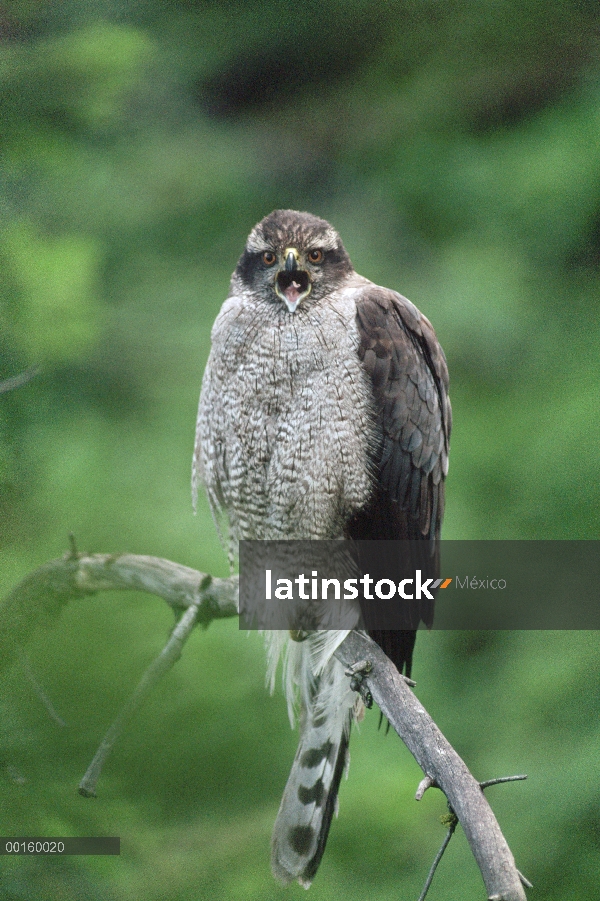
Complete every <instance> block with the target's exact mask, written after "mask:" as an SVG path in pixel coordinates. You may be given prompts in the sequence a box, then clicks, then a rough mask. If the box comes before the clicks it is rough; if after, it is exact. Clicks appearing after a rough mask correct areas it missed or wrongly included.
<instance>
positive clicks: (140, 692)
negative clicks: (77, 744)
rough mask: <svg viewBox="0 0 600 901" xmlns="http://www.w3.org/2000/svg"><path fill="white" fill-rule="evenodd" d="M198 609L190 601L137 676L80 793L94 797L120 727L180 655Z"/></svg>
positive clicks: (194, 622)
mask: <svg viewBox="0 0 600 901" xmlns="http://www.w3.org/2000/svg"><path fill="white" fill-rule="evenodd" d="M199 609H200V608H199V605H198V604H192V605H190V606H189V607H188V609H187V610H186V611H185V613H184V614H183V616H182V617H181V619H180V620H179V622H178V623H177V625H176V626H175V628H174V629H173V631H172V632H171V635H170V637H169V640H168V642H167V643H166V645H165V646H164V648H163V649H162V651H161V652H160V654H159V655H158V657H156V658H155V659H154V660H153V661H152V663H151V664H150V666H149V667H148V669H147V670H146V672H145V673H144V675H143V676H142V678H141V679H140V681H139V683H138V685H137V687H136V689H135V691H134V692H133V694H132V695H131V697H130V698H129V700H128V701H127V703H126V704H125V706H124V707H123V708H122V709H121V711H120V713H119V715H118V716H117V718H116V719H115V721H114V722H113V723H112V725H111V726H110V728H109V730H108V732H107V733H106V735H105V736H104V738H103V739H102V743H101V745H100V747H99V748H98V750H97V751H96V754H95V755H94V759H93V760H92V762H91V763H90V765H89V767H88V769H87V772H86V774H85V776H84V777H83V779H82V780H81V782H80V783H79V794H80V795H83V796H84V798H95V797H96V785H97V783H98V779H99V778H100V773H101V772H102V767H103V765H104V762H105V760H106V758H107V757H108V755H109V754H110V752H111V751H112V749H113V747H114V745H115V743H116V742H117V741H118V739H119V738H120V737H121V735H122V733H123V730H124V729H125V727H126V726H127V724H128V723H129V721H130V720H131V718H132V716H133V715H134V713H135V712H136V711H137V710H138V708H139V707H140V706H141V705H142V703H143V702H144V701H145V699H146V697H147V696H148V695H149V694H150V692H151V691H152V689H153V688H154V686H155V685H156V683H157V682H158V681H159V679H160V678H161V677H162V676H164V675H165V673H167V672H168V671H169V670H170V669H171V667H173V666H174V665H175V663H177V661H178V660H179V658H180V657H181V651H182V649H183V646H184V644H185V643H186V641H187V640H188V638H189V637H190V634H191V632H192V629H193V628H194V626H195V625H196V620H197V618H198V612H199Z"/></svg>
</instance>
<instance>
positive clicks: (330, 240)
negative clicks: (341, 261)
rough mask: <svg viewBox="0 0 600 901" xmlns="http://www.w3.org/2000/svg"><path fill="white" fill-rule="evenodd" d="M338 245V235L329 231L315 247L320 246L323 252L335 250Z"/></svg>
mask: <svg viewBox="0 0 600 901" xmlns="http://www.w3.org/2000/svg"><path fill="white" fill-rule="evenodd" d="M337 244H338V236H337V235H336V233H335V232H334V231H333V230H331V231H327V232H326V233H325V234H324V235H323V237H322V238H321V240H320V241H319V243H318V245H317V244H316V245H315V247H317V246H318V247H319V248H321V249H322V250H334V249H335V248H336V247H337Z"/></svg>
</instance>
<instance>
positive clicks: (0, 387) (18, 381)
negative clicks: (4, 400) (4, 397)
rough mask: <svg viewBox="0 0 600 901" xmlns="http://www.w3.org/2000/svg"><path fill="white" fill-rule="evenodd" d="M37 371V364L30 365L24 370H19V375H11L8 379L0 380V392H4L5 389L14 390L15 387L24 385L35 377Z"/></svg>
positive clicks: (38, 370)
mask: <svg viewBox="0 0 600 901" xmlns="http://www.w3.org/2000/svg"><path fill="white" fill-rule="evenodd" d="M39 373H40V369H39V368H38V367H37V366H31V367H30V368H29V369H26V370H25V371H24V372H20V373H19V375H13V376H12V378H10V379H4V381H3V382H0V394H5V393H6V392H7V391H14V390H15V388H20V387H21V385H26V384H27V382H30V381H31V379H33V378H35V377H36V375H39Z"/></svg>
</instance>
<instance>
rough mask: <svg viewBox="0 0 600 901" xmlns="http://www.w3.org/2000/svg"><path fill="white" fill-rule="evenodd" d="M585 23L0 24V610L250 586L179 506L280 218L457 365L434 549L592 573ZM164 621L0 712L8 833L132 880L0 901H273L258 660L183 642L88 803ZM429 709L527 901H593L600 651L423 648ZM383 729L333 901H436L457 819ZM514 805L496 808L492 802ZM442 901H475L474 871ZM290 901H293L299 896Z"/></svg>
mask: <svg viewBox="0 0 600 901" xmlns="http://www.w3.org/2000/svg"><path fill="white" fill-rule="evenodd" d="M599 26H600V14H599V12H598V9H597V5H596V4H594V3H591V2H584V0H579V2H576V0H551V2H546V3H542V2H541V0H521V2H516V0H500V2H492V0H482V2H468V0H456V2H452V3H445V4H441V3H439V2H434V0H418V2H417V0H406V2H402V3H400V2H391V3H384V2H380V0H377V2H373V0H352V2H346V3H341V2H339V0H321V2H319V3H316V2H314V0H310V2H307V3H305V4H302V5H301V6H296V7H293V6H290V4H288V3H283V2H281V0H264V2H261V3H258V2H250V3H247V2H245V3H241V2H232V0H229V2H228V3H225V2H220V0H209V2H184V0H163V2H160V3H159V2H157V0H154V2H150V0H146V2H136V3H134V2H128V0H124V2H117V0H114V2H112V0H97V2H94V3H91V2H89V3H78V2H74V0H63V2H58V0H55V2H50V0H49V2H39V0H17V2H11V3H4V4H0V41H1V43H0V83H1V89H0V123H1V128H2V136H3V141H2V147H3V149H2V162H1V165H2V179H1V182H0V265H1V267H2V274H3V277H2V288H1V293H0V380H1V379H4V378H8V377H10V376H12V375H15V374H16V373H17V372H19V371H21V370H23V369H25V368H27V367H28V366H30V365H38V366H40V368H41V374H40V375H38V376H37V378H35V379H34V380H32V381H31V382H30V383H29V384H27V385H26V386H24V387H22V388H20V389H19V390H17V391H14V392H10V393H7V394H2V395H0V560H1V562H2V567H1V569H0V590H2V591H5V590H7V589H8V588H9V587H11V585H12V584H14V582H15V581H17V580H18V579H19V578H20V577H22V576H23V575H24V574H25V573H27V572H28V571H29V570H31V569H32V568H34V567H35V566H36V565H38V564H39V563H42V562H43V561H44V560H46V559H48V558H50V557H53V556H57V555H59V554H60V553H62V552H63V550H64V549H65V545H66V534H67V532H68V531H69V530H70V529H71V530H73V531H74V533H75V534H76V536H77V538H78V540H79V542H80V544H81V545H82V546H83V547H86V548H89V549H90V550H97V551H105V552H107V551H115V552H117V551H122V550H129V551H132V552H138V553H150V554H151V553H154V554H157V555H160V556H165V557H171V558H173V559H176V560H179V561H180V562H182V563H186V564H189V565H193V566H197V567H199V568H202V569H204V570H209V571H211V572H213V573H215V574H224V573H225V572H226V560H225V556H224V554H223V552H222V550H221V548H220V546H219V543H218V540H217V537H216V534H215V530H214V527H213V525H212V522H211V521H210V517H209V515H208V511H207V507H206V504H205V503H203V505H202V507H201V510H200V512H199V516H198V519H197V521H194V520H193V519H192V515H191V504H190V499H189V470H190V458H191V450H192V441H193V431H194V418H195V408H196V404H197V397H198V391H199V385H200V379H201V374H202V369H203V366H204V362H205V360H206V356H207V354H208V349H209V336H210V326H211V324H212V321H213V320H214V317H215V315H216V313H217V311H218V309H219V306H220V304H221V303H222V301H223V299H224V297H225V294H226V292H227V285H228V279H229V275H230V273H231V271H232V269H233V268H234V266H235V262H236V259H237V256H238V255H239V253H240V252H241V250H242V247H243V243H244V240H245V236H246V234H247V233H248V231H249V230H250V228H251V227H252V225H254V223H255V222H256V221H257V220H258V219H260V218H261V217H262V216H263V215H265V214H266V213H268V212H270V210H271V209H273V208H276V207H287V206H289V207H293V208H297V209H309V210H311V211H312V212H314V213H317V214H319V215H323V216H325V217H326V218H328V219H330V220H331V221H332V222H333V223H334V224H335V225H336V226H337V227H338V229H339V231H340V232H341V234H342V236H343V238H344V241H345V243H346V246H347V248H348V250H349V252H350V255H351V257H352V259H353V262H354V264H355V266H356V268H357V269H358V271H360V272H362V273H363V274H364V275H366V276H368V277H370V278H372V279H373V280H374V281H376V282H378V283H380V284H384V285H388V286H390V287H393V288H396V289H398V290H400V291H402V293H404V294H406V295H407V296H409V297H410V298H411V299H412V300H413V301H414V302H415V303H417V305H418V306H419V307H420V308H421V309H422V310H423V311H424V312H425V313H426V314H427V315H428V316H429V318H430V319H431V320H432V321H433V323H434V325H435V327H436V330H437V332H438V335H439V337H440V339H441V341H442V344H443V346H444V348H445V349H446V352H447V356H448V362H449V367H450V373H451V394H452V399H453V406H454V413H455V430H454V434H453V442H452V453H451V469H450V477H449V480H448V502H447V515H446V527H445V535H446V536H447V537H451V538H524V539H525V538H597V537H598V507H599V501H600V486H599V481H598V475H597V473H598V464H599V460H598V456H599V455H598V447H599V446H600V434H599V432H600V429H599V428H598V401H597V361H598V355H599V351H600V318H599V317H598V300H599V298H600V285H599V280H598V263H599V262H600V141H599V139H598V133H599V125H600V57H599V54H598V50H599V40H598V33H599V32H598V29H599ZM163 606H164V605H161V604H160V603H159V602H158V601H156V600H152V599H148V598H144V597H139V598H125V597H119V596H115V597H110V596H106V597H102V598H98V599H95V600H92V601H88V602H85V603H83V602H82V603H81V604H75V605H73V606H72V608H70V609H67V611H66V612H65V613H64V614H63V616H62V618H61V620H60V622H59V623H58V624H57V625H56V627H55V628H54V629H53V630H49V631H46V632H43V633H42V632H40V634H39V635H38V636H37V638H36V639H35V640H34V641H33V642H32V644H31V646H30V648H29V653H30V657H31V661H32V666H33V668H34V670H35V672H36V674H37V678H38V680H39V681H40V682H41V683H42V684H43V686H44V689H45V691H46V692H47V693H48V694H49V695H50V697H51V698H52V699H53V702H54V704H55V706H56V707H57V709H58V711H59V713H60V715H61V716H62V717H63V718H64V719H65V721H66V722H67V724H68V725H67V726H66V727H64V728H60V727H59V726H57V724H56V723H54V722H53V721H52V720H50V719H49V718H48V717H47V715H46V713H45V711H44V710H43V708H42V707H41V705H40V702H39V700H38V698H37V697H36V696H35V694H34V692H33V690H32V689H31V687H30V685H29V684H28V683H27V681H26V680H25V679H24V677H23V674H22V672H21V671H20V670H19V669H15V670H14V671H13V672H12V673H11V674H10V676H9V677H8V678H7V679H5V680H4V683H3V691H2V697H1V700H0V722H1V723H2V741H1V743H0V832H1V833H2V834H4V835H10V834H13V835H16V834H27V833H29V834H35V833H42V834H50V833H64V834H80V835H85V834H88V835H93V834H119V835H121V838H122V848H123V852H122V855H121V858H120V859H119V860H118V861H117V862H115V860H114V859H111V858H107V859H104V860H102V859H98V860H95V859H93V858H81V859H78V858H70V859H67V860H54V861H50V862H48V861H43V860H31V861H23V860H20V861H15V860H7V859H6V858H2V864H1V866H0V897H1V898H2V899H3V901H4V899H8V901H17V899H19V901H20V899H27V901H29V899H30V898H32V897H48V898H50V897H57V898H58V897H60V898H64V899H68V901H71V899H80V898H86V899H93V901H104V899H106V901H109V899H110V901H113V899H114V901H122V899H125V898H128V897H130V896H132V895H133V896H141V897H145V898H148V899H150V901H151V899H154V898H156V899H158V898H160V899H161V901H163V899H166V901H171V899H173V901H180V899H189V898H194V899H196V898H198V899H211V901H212V899H220V898H223V899H228V901H229V899H232V898H234V899H237V898H240V899H242V898H243V899H244V901H247V899H253V898H257V899H258V898H260V899H263V898H265V897H268V898H273V897H279V895H280V893H281V890H280V889H279V888H278V887H277V886H276V885H275V884H274V883H273V882H272V879H271V876H270V873H269V868H268V842H269V834H270V830H271V827H272V823H273V820H274V817H275V813H276V810H277V806H278V803H279V798H280V795H281V791H282V789H283V785H284V783H285V779H286V776H287V771H288V768H289V765H290V763H291V760H292V758H293V754H294V745H295V736H294V735H293V733H291V732H290V730H289V726H288V724H287V722H286V716H285V705H284V704H283V702H282V699H281V697H280V696H276V697H275V698H274V699H271V698H269V697H268V696H267V695H266V694H265V692H264V689H263V678H264V676H263V673H264V661H263V654H262V649H261V646H260V640H259V639H258V638H257V637H256V636H252V637H251V638H250V639H246V638H245V637H244V636H240V634H239V633H238V632H237V629H236V627H235V624H233V623H221V624H217V625H215V626H213V627H211V629H210V630H209V631H208V632H207V633H198V634H197V635H194V636H193V638H192V640H191V641H190V643H189V646H188V647H187V648H186V652H185V654H184V657H183V659H182V661H181V662H180V663H179V664H178V666H177V667H176V669H175V670H174V671H173V673H172V674H171V675H170V676H169V677H168V678H167V680H166V681H165V684H164V685H163V686H161V687H160V688H159V689H158V691H157V692H156V693H155V696H154V697H153V699H152V700H151V702H150V703H149V704H148V706H147V707H146V708H145V709H144V710H143V711H142V713H141V714H140V715H139V717H138V718H137V720H136V722H135V724H134V726H133V728H132V729H131V730H130V732H129V733H128V735H127V736H126V738H125V739H124V740H123V742H122V743H121V745H120V746H119V747H118V748H117V749H116V750H115V752H114V754H113V756H112V758H111V759H110V761H109V763H108V765H107V767H106V772H105V775H104V776H103V779H102V781H101V783H100V786H99V792H100V795H99V798H98V800H97V801H95V802H91V801H84V800H83V799H82V798H80V797H79V796H78V795H77V793H76V785H77V783H78V781H79V779H80V778H81V775H82V773H83V772H84V771H85V769H86V767H87V765H88V763H89V760H90V759H91V756H92V755H93V753H94V751H95V748H96V746H97V744H98V742H99V741H100V738H101V736H102V735H103V733H104V731H105V729H106V727H107V725H108V723H109V722H110V721H111V719H112V717H113V716H114V713H115V711H116V710H117V709H118V707H119V705H120V704H121V703H122V702H123V700H124V699H125V697H126V696H127V694H128V692H129V691H130V689H131V687H132V686H133V685H134V684H135V682H136V680H137V679H138V678H139V675H140V674H141V672H142V671H143V669H144V667H145V666H146V665H147V663H148V662H149V661H150V659H151V658H152V655H153V654H156V653H157V651H158V650H159V649H160V647H161V642H163V641H164V639H165V637H166V635H167V633H168V630H169V628H170V626H171V620H170V616H169V614H168V612H167V611H166V610H164V609H163ZM418 651H419V654H418V658H417V663H416V670H417V673H416V676H417V679H418V680H419V686H418V690H419V694H420V697H422V699H423V702H424V703H425V704H426V706H427V707H428V708H429V709H430V710H431V712H432V714H433V715H434V717H435V718H436V720H437V721H438V723H439V725H440V726H441V728H442V729H443V730H444V731H445V732H446V734H447V735H448V737H449V738H450V740H451V741H452V742H453V743H454V744H455V746H456V747H457V749H458V751H459V752H460V753H462V754H463V755H464V756H465V757H466V759H467V761H468V763H469V765H470V766H471V768H472V770H473V771H474V773H475V774H476V775H477V776H478V777H480V778H482V779H483V778H490V777H492V776H495V775H504V774H507V773H512V772H515V771H526V772H529V774H530V780H529V782H528V783H525V784H519V785H516V786H503V787H497V788H494V789H491V790H489V795H490V800H491V801H492V803H493V805H494V808H495V809H496V810H497V811H498V814H499V817H500V822H501V825H502V826H503V827H504V828H505V831H506V834H507V837H508V839H509V841H510V843H511V845H512V848H513V850H514V852H515V854H516V857H517V863H518V866H519V867H520V869H521V870H522V871H523V872H525V873H526V875H527V876H529V878H531V879H532V881H533V882H534V883H535V886H536V889H535V894H534V895H533V897H535V896H539V897H544V898H547V899H550V901H552V899H561V901H562V899H564V898H565V897H569V898H573V899H578V898H581V899H588V898H591V897H594V896H595V894H597V889H596V886H597V874H598V856H597V855H598V851H597V849H598V825H597V823H598V817H597V806H598V788H597V771H598V763H599V760H598V758H599V754H598V746H599V730H598V715H597V703H598V695H597V686H596V688H594V685H596V683H597V671H598V646H597V640H596V636H595V635H593V634H586V633H579V634H578V633H562V634H558V633H521V634H508V633H498V634H483V635H480V634H477V635H464V634H437V633H430V634H428V635H423V636H421V637H420V639H419V644H418ZM375 733H376V716H375V715H373V714H371V715H370V716H369V717H367V721H366V722H365V724H364V725H363V726H362V727H361V731H360V734H358V735H355V736H354V738H353V743H352V747H353V761H352V767H351V772H350V780H349V782H348V783H347V784H346V785H344V786H343V787H342V792H341V803H340V808H341V813H340V819H339V820H338V821H337V822H335V823H334V826H333V828H332V834H331V837H330V841H329V844H328V848H327V853H326V855H325V858H324V862H323V865H322V868H321V870H320V872H319V874H318V876H317V879H316V881H315V884H314V886H313V888H312V889H311V894H312V895H313V896H314V897H315V899H316V901H319V899H328V898H334V897H335V898H338V897H340V896H343V897H345V898H348V899H354V898H356V899H359V898H360V899H362V898H364V897H369V898H378V899H379V898H381V899H387V898H392V897H393V898H396V897H398V896H401V897H406V898H413V897H414V898H416V897H417V896H418V894H419V891H420V889H421V885H422V882H423V880H424V876H425V873H426V871H427V869H428V866H429V863H430V861H431V859H432V857H433V855H434V853H435V850H436V849H437V847H438V845H439V843H440V841H441V838H442V835H443V830H442V827H441V826H440V825H439V816H440V815H441V814H442V813H443V812H444V806H443V804H442V802H441V799H440V797H435V795H434V794H433V793H429V794H428V795H426V796H425V799H424V800H423V802H421V805H415V804H414V802H413V801H412V796H413V794H414V789H415V786H416V784H417V782H418V780H419V773H418V771H417V768H416V765H415V764H414V763H413V761H412V759H411V758H410V756H409V755H408V753H407V752H405V751H404V750H403V749H402V748H401V747H400V745H399V743H398V742H397V741H396V740H395V739H394V738H392V737H389V738H388V739H387V741H384V740H383V738H382V737H381V736H378V735H376V734H375ZM492 793H493V795H492ZM453 844H454V847H453V846H451V847H450V850H449V852H448V853H447V857H446V858H445V859H444V862H443V863H442V866H441V869H440V872H439V876H438V877H437V879H436V883H435V884H434V887H433V889H432V890H431V895H430V897H431V898H432V901H433V899H435V898H440V897H444V898H446V899H461V901H462V899H465V898H471V897H473V898H476V897H482V896H483V894H482V892H483V890H482V886H481V883H480V880H479V876H478V874H477V871H476V868H475V865H474V863H473V861H472V860H471V859H470V852H469V851H468V848H467V846H466V843H465V842H464V839H462V838H460V837H458V838H457V839H455V840H454V843H453ZM291 891H294V890H293V889H292V890H291Z"/></svg>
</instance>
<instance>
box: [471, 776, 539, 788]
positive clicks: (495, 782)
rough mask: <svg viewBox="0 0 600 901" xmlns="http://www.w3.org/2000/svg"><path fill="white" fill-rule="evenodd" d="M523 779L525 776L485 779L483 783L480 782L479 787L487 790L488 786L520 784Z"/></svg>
mask: <svg viewBox="0 0 600 901" xmlns="http://www.w3.org/2000/svg"><path fill="white" fill-rule="evenodd" d="M523 779H527V775H523V774H522V775H520V776H500V777H499V778H498V779H487V780H486V781H485V782H480V783H479V785H480V787H481V788H489V786H490V785H501V784H502V783H503V782H522V781H523Z"/></svg>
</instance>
